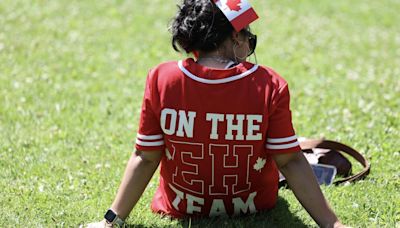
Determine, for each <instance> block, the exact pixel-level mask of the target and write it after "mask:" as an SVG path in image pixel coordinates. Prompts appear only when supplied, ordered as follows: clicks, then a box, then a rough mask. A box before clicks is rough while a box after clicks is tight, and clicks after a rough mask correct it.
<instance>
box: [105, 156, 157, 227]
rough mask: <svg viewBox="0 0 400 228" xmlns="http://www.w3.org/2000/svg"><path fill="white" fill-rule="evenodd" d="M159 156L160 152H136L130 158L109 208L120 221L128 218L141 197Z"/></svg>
mask: <svg viewBox="0 0 400 228" xmlns="http://www.w3.org/2000/svg"><path fill="white" fill-rule="evenodd" d="M161 156H162V152H161V151H151V152H146V151H136V152H135V153H134V154H133V155H132V157H131V158H130V160H129V162H128V165H127V167H126V169H125V174H124V177H123V178H122V182H121V185H120V187H119V189H118V193H117V196H116V197H115V200H114V202H113V204H112V206H111V208H112V209H113V211H115V212H116V213H117V214H118V215H119V217H120V218H121V219H125V218H126V217H128V215H129V213H130V212H131V211H132V208H133V207H134V206H135V204H136V203H137V201H138V200H139V198H140V197H141V195H142V193H143V191H144V190H145V188H146V186H147V184H148V183H149V181H150V179H151V177H152V176H153V174H154V172H155V171H156V169H157V167H158V164H159V163H160V160H161Z"/></svg>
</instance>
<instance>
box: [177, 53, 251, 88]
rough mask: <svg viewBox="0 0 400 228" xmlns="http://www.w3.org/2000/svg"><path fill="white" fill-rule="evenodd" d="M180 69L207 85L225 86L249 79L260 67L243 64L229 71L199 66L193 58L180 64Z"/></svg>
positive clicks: (247, 63)
mask: <svg viewBox="0 0 400 228" xmlns="http://www.w3.org/2000/svg"><path fill="white" fill-rule="evenodd" d="M178 66H179V69H180V70H181V71H182V72H183V73H184V74H185V75H186V76H187V77H189V78H191V79H193V80H195V81H198V82H201V83H205V84H223V83H228V82H232V81H236V80H239V79H242V78H244V77H247V76H248V75H250V74H252V73H253V72H255V71H256V70H257V69H258V65H255V64H252V63H249V62H243V63H240V64H238V65H236V66H235V67H232V68H229V69H216V68H209V67H206V66H202V65H200V64H197V63H196V62H195V61H194V60H193V59H192V58H188V59H185V60H181V61H179V62H178Z"/></svg>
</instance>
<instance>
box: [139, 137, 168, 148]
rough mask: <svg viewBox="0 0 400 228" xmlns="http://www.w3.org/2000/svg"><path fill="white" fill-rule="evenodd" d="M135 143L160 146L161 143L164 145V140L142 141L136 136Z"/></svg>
mask: <svg viewBox="0 0 400 228" xmlns="http://www.w3.org/2000/svg"><path fill="white" fill-rule="evenodd" d="M136 144H138V145H139V146H162V145H164V140H163V141H155V142H144V141H142V140H140V139H138V138H137V139H136Z"/></svg>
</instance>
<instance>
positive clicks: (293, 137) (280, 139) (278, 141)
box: [267, 135, 297, 143]
mask: <svg viewBox="0 0 400 228" xmlns="http://www.w3.org/2000/svg"><path fill="white" fill-rule="evenodd" d="M296 139H297V136H296V135H293V136H290V137H285V138H267V142H269V143H284V142H291V141H293V140H296Z"/></svg>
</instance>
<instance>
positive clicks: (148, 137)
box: [137, 133, 163, 140]
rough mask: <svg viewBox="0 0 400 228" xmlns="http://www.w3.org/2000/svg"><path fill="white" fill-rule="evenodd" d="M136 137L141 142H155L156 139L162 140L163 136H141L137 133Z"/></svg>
mask: <svg viewBox="0 0 400 228" xmlns="http://www.w3.org/2000/svg"><path fill="white" fill-rule="evenodd" d="M137 137H138V138H139V139H142V140H156V139H162V138H163V135H142V134H139V133H138V134H137Z"/></svg>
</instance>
